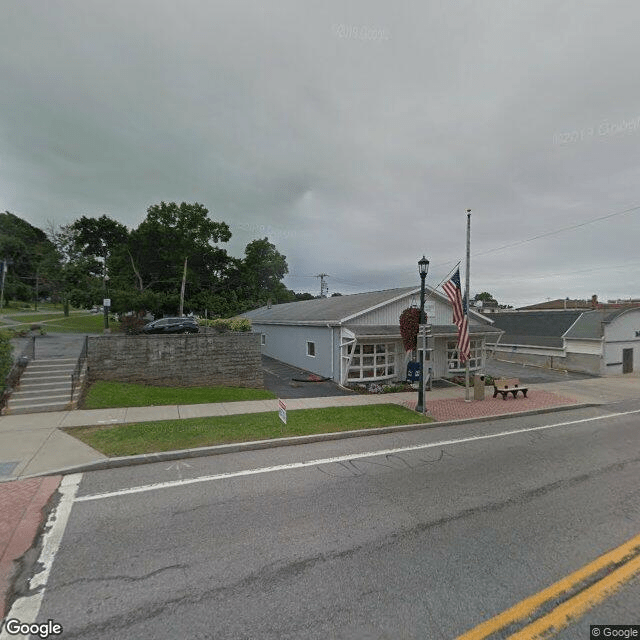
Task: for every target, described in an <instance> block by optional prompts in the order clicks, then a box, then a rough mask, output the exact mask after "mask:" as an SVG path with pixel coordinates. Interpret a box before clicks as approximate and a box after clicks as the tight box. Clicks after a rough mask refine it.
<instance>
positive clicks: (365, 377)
mask: <svg viewBox="0 0 640 640" xmlns="http://www.w3.org/2000/svg"><path fill="white" fill-rule="evenodd" d="M419 303H420V288H419V287H409V288H403V289H389V290H386V291H372V292H369V293H357V294H353V295H346V296H336V297H331V298H318V299H314V300H304V301H300V302H290V303H286V304H279V305H273V306H271V307H269V306H267V307H262V308H260V309H256V310H254V311H249V312H247V313H245V314H243V315H244V316H245V317H247V318H249V319H250V320H251V324H252V328H253V331H255V332H258V333H260V334H262V352H263V353H264V354H265V355H267V356H271V357H272V358H275V359H277V360H280V361H282V362H286V363H288V364H292V365H294V366H296V367H300V368H301V369H306V370H307V371H311V372H313V373H315V374H317V375H319V376H323V377H326V378H331V379H333V380H335V381H336V382H338V383H340V384H347V383H356V382H374V381H375V382H378V381H393V380H404V379H405V377H406V368H407V364H408V362H409V361H410V360H412V359H414V358H416V357H418V356H417V354H415V353H406V352H405V350H404V347H403V343H402V337H401V335H400V314H401V313H402V312H403V311H404V310H405V309H407V308H408V307H410V306H419ZM425 311H426V314H427V320H428V323H429V325H430V327H431V335H432V338H431V341H430V345H429V346H428V348H430V349H432V351H431V352H430V353H429V352H428V356H430V357H429V360H428V363H427V364H426V367H427V368H431V370H432V376H433V378H441V377H444V376H445V375H453V374H455V373H460V372H462V371H464V369H463V368H461V366H460V362H459V360H458V353H457V350H456V346H457V328H456V326H455V325H454V324H453V310H452V307H451V303H450V302H449V300H448V298H447V297H446V296H444V295H442V294H440V293H438V292H437V291H435V290H433V289H431V288H429V287H427V301H426V304H425ZM469 319H470V330H469V334H470V339H471V358H470V369H471V370H472V371H478V370H483V369H484V365H485V343H486V340H487V337H490V338H491V341H492V342H495V340H496V334H497V333H499V331H498V332H497V331H496V329H495V328H494V327H493V326H492V325H493V322H492V320H490V319H488V318H486V317H484V316H483V315H481V314H480V313H477V312H475V311H471V312H470V318H469ZM419 346H421V345H420V344H419Z"/></svg>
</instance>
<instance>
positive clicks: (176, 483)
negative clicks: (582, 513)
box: [0, 409, 640, 640]
mask: <svg viewBox="0 0 640 640" xmlns="http://www.w3.org/2000/svg"><path fill="white" fill-rule="evenodd" d="M634 413H640V409H637V410H635V411H625V412H622V413H610V414H608V415H606V416H597V417H595V418H584V419H582V420H571V421H570V422H558V423H556V424H547V425H542V426H540V427H529V428H527V429H516V430H513V431H501V432H499V433H492V434H488V435H482V436H471V437H468V438H458V439H455V440H440V441H438V442H431V443H429V444H416V445H411V446H408V447H397V448H395V449H380V450H379V451H365V452H364V453H349V454H347V455H344V456H336V457H333V458H320V459H317V460H305V461H304V462H291V463H289V464H279V465H275V466H273V467H259V468H257V469H244V470H242V471H230V472H228V473H218V474H216V475H211V476H200V477H199V478H185V479H183V480H173V481H171V482H156V483H154V484H147V485H141V486H139V487H131V488H129V489H120V490H118V491H109V492H107V493H96V494H93V495H87V496H80V497H79V498H76V500H75V501H76V502H89V501H92V500H104V499H105V498H115V497H118V496H127V495H131V494H134V493H144V492H146V491H157V490H158V489H169V488H172V487H181V486H186V485H189V484H198V483H201V482H213V481H214V480H227V479H229V478H239V477H241V476H253V475H257V474H260V473H272V472H274V471H289V470H291V469H302V468H303V467H314V466H316V465H319V464H330V463H332V462H345V461H347V460H358V459H359V458H372V457H375V456H384V455H390V454H394V453H403V452H405V451H418V450H420V449H433V448H435V447H444V446H449V445H454V444H464V443H466V442H476V441H478V440H490V439H492V438H504V437H506V436H513V435H518V434H520V433H529V432H531V431H542V430H544V429H555V428H557V427H566V426H568V425H572V424H580V423H582V422H593V421H595V420H604V419H606V418H616V417H619V416H627V415H631V414H634ZM0 640H2V639H0Z"/></svg>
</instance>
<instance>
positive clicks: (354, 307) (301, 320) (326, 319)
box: [242, 286, 492, 325]
mask: <svg viewBox="0 0 640 640" xmlns="http://www.w3.org/2000/svg"><path fill="white" fill-rule="evenodd" d="M427 291H428V294H429V297H430V298H436V299H439V300H441V301H443V302H444V303H446V304H448V305H450V303H449V299H448V298H447V297H446V296H444V295H442V294H441V293H439V292H438V291H436V290H435V289H432V288H431V287H428V286H427ZM413 297H416V298H417V300H416V302H418V301H419V298H420V287H402V288H398V289H385V290H383V291H369V292H367V293H353V294H350V295H345V296H335V297H331V298H315V299H313V300H300V301H298V302H286V303H284V304H275V305H272V306H271V307H268V306H267V307H260V308H259V309H254V310H253V311H247V312H246V313H243V314H242V315H243V316H244V317H246V318H249V319H250V320H251V321H252V322H253V323H255V324H315V325H326V324H336V325H337V324H341V323H342V322H345V321H347V320H349V321H351V320H354V319H356V318H358V316H361V315H364V314H365V313H368V312H369V311H372V310H374V309H377V308H379V307H382V306H384V305H386V304H390V303H392V302H395V301H396V300H400V299H402V298H408V299H409V300H410V299H411V298H413ZM470 315H471V316H472V317H475V318H477V319H479V320H481V321H484V322H486V323H487V324H492V320H490V319H489V318H486V317H485V316H483V315H482V314H479V313H477V312H476V311H473V310H470Z"/></svg>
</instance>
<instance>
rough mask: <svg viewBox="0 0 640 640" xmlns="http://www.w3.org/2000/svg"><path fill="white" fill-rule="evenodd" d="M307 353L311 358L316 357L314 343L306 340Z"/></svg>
mask: <svg viewBox="0 0 640 640" xmlns="http://www.w3.org/2000/svg"><path fill="white" fill-rule="evenodd" d="M307 355H308V356H311V357H312V358H315V357H316V343H315V342H309V341H308V340H307Z"/></svg>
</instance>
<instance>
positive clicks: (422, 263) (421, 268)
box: [416, 256, 429, 413]
mask: <svg viewBox="0 0 640 640" xmlns="http://www.w3.org/2000/svg"><path fill="white" fill-rule="evenodd" d="M428 272H429V261H428V260H427V259H426V258H425V257H424V256H422V258H421V259H420V260H418V273H419V274H420V317H419V320H418V323H419V325H420V333H423V332H424V325H425V324H426V323H427V317H426V316H425V313H424V281H425V278H426V277H427V273H428ZM416 346H417V345H416ZM424 352H425V345H424V344H423V345H422V355H421V356H420V383H419V387H418V404H417V405H416V411H417V412H418V413H424Z"/></svg>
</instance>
